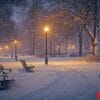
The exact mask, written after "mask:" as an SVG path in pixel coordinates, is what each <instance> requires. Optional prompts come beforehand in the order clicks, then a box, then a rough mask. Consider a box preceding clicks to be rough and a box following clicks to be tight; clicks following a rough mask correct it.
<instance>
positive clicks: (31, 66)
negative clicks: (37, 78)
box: [20, 60, 35, 72]
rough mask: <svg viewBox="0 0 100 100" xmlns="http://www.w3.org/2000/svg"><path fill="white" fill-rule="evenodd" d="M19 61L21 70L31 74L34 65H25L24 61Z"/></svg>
mask: <svg viewBox="0 0 100 100" xmlns="http://www.w3.org/2000/svg"><path fill="white" fill-rule="evenodd" d="M20 61H21V64H22V66H23V69H24V70H25V71H26V72H33V68H35V66H34V65H27V63H26V61H25V60H20Z"/></svg>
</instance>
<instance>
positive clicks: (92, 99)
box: [0, 57, 100, 100]
mask: <svg viewBox="0 0 100 100" xmlns="http://www.w3.org/2000/svg"><path fill="white" fill-rule="evenodd" d="M20 59H25V60H26V61H27V63H28V64H32V65H35V66H36V67H35V69H34V72H32V73H28V72H24V71H23V70H22V65H21V64H20V62H15V60H14V59H11V58H0V64H3V65H4V66H5V68H12V69H13V71H12V73H10V74H9V78H13V79H15V82H14V83H13V85H12V87H11V88H10V89H9V90H5V91H0V100H96V93H97V92H98V91H100V78H99V77H98V76H99V74H100V63H87V62H85V61H81V60H80V59H82V58H66V57H62V58H60V57H57V58H55V57H54V58H49V65H44V59H43V58H36V57H23V58H22V57H20Z"/></svg>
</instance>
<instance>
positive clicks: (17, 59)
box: [15, 43, 18, 61]
mask: <svg viewBox="0 0 100 100" xmlns="http://www.w3.org/2000/svg"><path fill="white" fill-rule="evenodd" d="M15 60H16V61H18V58H17V44H16V43H15Z"/></svg>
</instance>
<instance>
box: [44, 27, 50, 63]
mask: <svg viewBox="0 0 100 100" xmlns="http://www.w3.org/2000/svg"><path fill="white" fill-rule="evenodd" d="M44 32H45V34H46V35H45V36H46V48H45V64H48V51H47V49H48V48H47V44H48V43H47V42H48V40H47V39H48V36H47V34H48V32H49V27H48V26H45V27H44Z"/></svg>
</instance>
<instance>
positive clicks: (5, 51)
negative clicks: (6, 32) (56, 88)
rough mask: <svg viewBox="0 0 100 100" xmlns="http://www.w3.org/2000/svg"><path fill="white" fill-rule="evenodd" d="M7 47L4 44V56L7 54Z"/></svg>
mask: <svg viewBox="0 0 100 100" xmlns="http://www.w3.org/2000/svg"><path fill="white" fill-rule="evenodd" d="M8 48H9V47H8V46H7V45H6V46H5V50H4V53H5V56H7V50H8Z"/></svg>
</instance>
